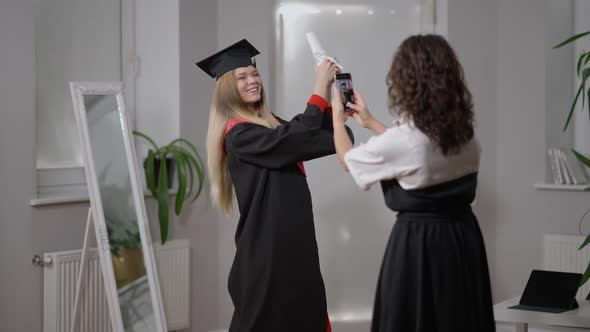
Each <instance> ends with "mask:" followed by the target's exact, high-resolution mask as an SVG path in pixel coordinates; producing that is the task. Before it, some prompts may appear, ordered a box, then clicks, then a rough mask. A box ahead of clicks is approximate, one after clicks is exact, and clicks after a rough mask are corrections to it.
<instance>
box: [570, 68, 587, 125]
mask: <svg viewBox="0 0 590 332" xmlns="http://www.w3.org/2000/svg"><path fill="white" fill-rule="evenodd" d="M588 77H590V68H586V69H584V70H583V71H582V83H580V87H579V88H578V92H577V93H576V97H575V98H574V101H573V102H572V106H571V108H570V111H569V114H568V116H567V120H566V121H565V125H564V126H563V131H565V130H566V129H567V127H568V126H569V123H570V121H571V119H572V115H573V114H574V109H575V108H576V104H577V103H578V99H579V97H580V93H582V91H583V90H584V89H585V87H586V80H587V79H588ZM584 98H585V94H582V99H584ZM588 103H590V101H589V102H588ZM582 107H584V105H583V104H582Z"/></svg>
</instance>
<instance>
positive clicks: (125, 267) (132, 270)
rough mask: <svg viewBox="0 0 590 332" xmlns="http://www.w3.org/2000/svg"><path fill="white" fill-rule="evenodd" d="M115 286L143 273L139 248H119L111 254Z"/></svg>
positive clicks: (126, 282)
mask: <svg viewBox="0 0 590 332" xmlns="http://www.w3.org/2000/svg"><path fill="white" fill-rule="evenodd" d="M112 261H113V270H114V272H115V281H116V282H117V288H121V287H123V286H125V285H127V284H129V283H131V282H133V281H134V280H137V279H138V278H140V277H142V276H144V275H145V265H144V264H143V255H142V253H141V248H121V249H120V250H119V254H118V255H113V256H112Z"/></svg>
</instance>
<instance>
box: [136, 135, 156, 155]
mask: <svg viewBox="0 0 590 332" xmlns="http://www.w3.org/2000/svg"><path fill="white" fill-rule="evenodd" d="M133 135H136V136H139V137H141V138H144V139H145V140H146V141H148V142H150V144H152V146H153V147H154V150H156V152H157V151H158V150H159V148H158V145H157V144H156V142H154V140H153V139H151V138H150V137H149V136H148V135H146V134H144V133H142V132H141V131H139V130H134V131H133Z"/></svg>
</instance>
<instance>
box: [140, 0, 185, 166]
mask: <svg viewBox="0 0 590 332" xmlns="http://www.w3.org/2000/svg"><path fill="white" fill-rule="evenodd" d="M179 6H180V1H178V0H175V1H165V2H163V1H156V0H141V1H135V11H136V13H135V48H136V53H137V55H138V56H139V65H138V67H137V69H138V72H137V81H136V85H135V87H136V104H135V105H136V106H135V111H136V113H135V114H136V117H135V125H136V128H137V129H139V130H141V131H142V132H145V133H146V134H148V135H149V136H151V137H152V138H154V139H155V141H156V143H157V144H159V145H163V144H167V143H169V142H170V141H171V140H172V139H175V138H177V136H178V133H179V123H180V122H179V113H180V105H179V104H180V100H179V99H180V97H179V84H180V80H179V76H180V64H179V37H178V34H179V30H178V16H179ZM138 150H139V151H143V150H145V149H142V148H139V149H138ZM144 155H145V154H144Z"/></svg>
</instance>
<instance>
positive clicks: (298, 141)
mask: <svg viewBox="0 0 590 332" xmlns="http://www.w3.org/2000/svg"><path fill="white" fill-rule="evenodd" d="M327 109H328V103H327V102H326V100H325V99H323V98H322V97H320V96H317V95H312V97H311V98H310V100H309V102H308V105H307V108H306V109H305V111H304V112H303V113H301V114H298V115H296V116H295V117H293V119H291V121H289V122H286V123H283V125H281V126H279V127H277V128H267V127H264V126H261V125H258V124H255V123H250V122H241V123H238V124H236V125H235V126H234V127H233V128H231V129H229V131H227V136H226V141H225V147H226V151H227V153H228V154H233V155H234V156H235V157H237V158H239V159H240V160H242V161H244V162H247V163H250V164H254V165H257V166H260V167H265V168H281V167H285V166H287V165H292V164H295V163H298V162H302V161H306V160H311V159H315V158H320V157H323V156H327V155H330V154H334V153H335V152H336V149H335V147H334V138H333V132H332V130H331V128H330V129H328V128H327V127H328V126H330V127H331V117H330V116H329V115H330V114H329V113H328V110H327ZM328 121H329V122H328ZM348 132H349V135H351V136H352V133H351V131H350V130H349V131H348Z"/></svg>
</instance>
